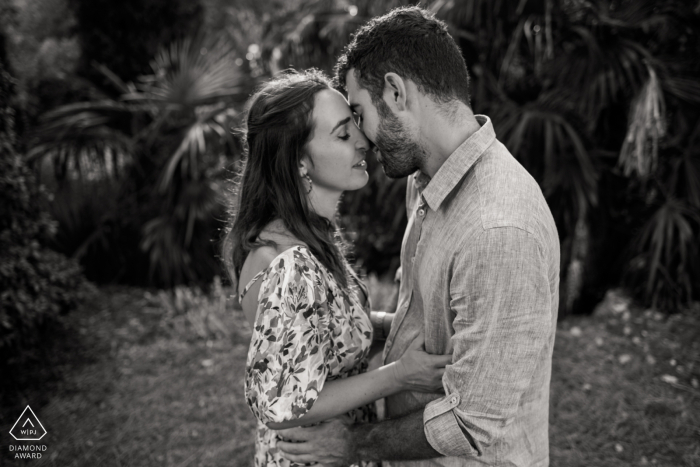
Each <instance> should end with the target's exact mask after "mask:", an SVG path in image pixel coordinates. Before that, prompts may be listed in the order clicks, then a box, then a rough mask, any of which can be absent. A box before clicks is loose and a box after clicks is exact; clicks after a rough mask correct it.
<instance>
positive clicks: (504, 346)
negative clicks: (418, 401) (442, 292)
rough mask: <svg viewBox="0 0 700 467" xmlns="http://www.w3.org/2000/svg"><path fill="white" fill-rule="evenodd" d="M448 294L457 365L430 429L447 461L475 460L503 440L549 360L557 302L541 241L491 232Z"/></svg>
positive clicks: (520, 233) (431, 413)
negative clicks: (538, 371)
mask: <svg viewBox="0 0 700 467" xmlns="http://www.w3.org/2000/svg"><path fill="white" fill-rule="evenodd" d="M449 290H450V308H451V310H452V312H453V313H454V316H455V318H454V321H453V327H454V335H453V336H452V341H453V342H452V343H453V346H454V354H453V355H454V357H453V364H452V365H448V366H447V368H446V371H445V375H444V377H443V386H444V389H445V393H446V396H445V397H443V398H441V399H438V400H435V401H433V402H431V403H429V404H428V405H427V406H426V408H425V410H424V412H423V422H424V429H425V434H426V437H427V439H428V442H429V443H430V444H431V445H432V446H433V448H434V449H435V450H436V451H438V452H440V453H441V454H443V455H445V456H462V457H476V456H479V455H481V454H482V453H483V450H484V448H486V447H488V446H491V445H492V444H493V443H494V442H495V441H497V440H498V439H499V438H500V437H502V436H503V433H504V430H505V427H507V426H508V424H509V423H511V422H512V420H513V418H514V415H515V414H516V412H517V410H518V405H519V402H520V399H521V397H522V395H523V392H524V391H525V390H526V389H527V387H528V386H529V383H530V381H531V379H532V376H533V373H534V372H535V369H536V368H537V366H538V365H539V364H541V363H542V361H543V360H544V359H546V353H547V345H548V342H549V340H550V337H551V333H552V332H553V331H552V322H553V321H552V316H551V309H552V306H551V300H552V297H551V293H550V290H549V281H548V271H547V267H546V262H545V261H544V258H543V255H542V251H541V248H540V246H539V243H538V241H537V239H536V238H535V237H534V236H533V235H532V234H531V233H529V232H527V231H525V230H522V229H519V228H515V227H497V228H491V229H487V230H484V231H483V232H482V233H481V234H480V236H479V237H478V239H477V240H476V241H472V242H470V243H469V244H468V245H465V247H464V248H463V249H462V251H461V253H460V255H459V256H458V257H457V258H456V259H455V262H454V266H453V269H452V275H451V279H450V286H449Z"/></svg>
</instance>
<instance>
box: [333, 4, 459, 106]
mask: <svg viewBox="0 0 700 467" xmlns="http://www.w3.org/2000/svg"><path fill="white" fill-rule="evenodd" d="M353 68H354V69H355V79H357V82H358V84H359V85H360V87H361V88H365V89H367V90H368V91H369V94H370V96H371V98H372V101H373V102H374V103H377V102H378V100H380V99H381V96H382V93H383V90H384V75H385V74H386V73H389V72H394V73H396V74H398V75H399V76H401V77H402V78H404V79H406V78H407V79H410V80H411V81H413V82H414V83H415V84H416V86H418V89H419V90H420V91H421V92H422V93H424V94H426V95H429V96H430V97H432V98H433V100H435V101H436V102H439V103H448V102H453V101H455V100H458V101H461V102H464V103H465V104H466V105H469V72H468V71H467V65H466V63H465V62H464V57H463V56H462V52H461V50H460V49H459V46H458V45H457V43H456V42H455V40H454V39H453V38H452V36H451V35H450V34H449V33H448V31H447V25H446V24H445V23H444V22H442V21H440V20H438V19H437V18H435V17H434V16H433V15H432V14H431V13H430V12H428V11H426V10H423V9H422V8H419V7H404V8H397V9H395V10H392V11H390V12H389V13H387V14H386V15H384V16H380V17H377V18H373V19H372V20H370V21H369V22H368V23H367V24H365V25H364V26H362V27H361V28H360V29H359V30H358V31H357V33H356V34H355V36H354V37H353V39H352V42H350V44H348V45H347V46H346V47H345V49H344V51H343V54H342V55H341V56H340V58H339V59H338V63H337V65H336V67H335V75H336V76H335V79H336V82H337V84H338V86H339V87H340V88H342V89H345V87H346V75H347V73H348V71H349V70H350V69H353Z"/></svg>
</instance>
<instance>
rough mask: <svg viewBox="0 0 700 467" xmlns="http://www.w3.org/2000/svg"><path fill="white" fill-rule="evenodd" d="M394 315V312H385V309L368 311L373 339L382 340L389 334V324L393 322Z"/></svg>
mask: <svg viewBox="0 0 700 467" xmlns="http://www.w3.org/2000/svg"><path fill="white" fill-rule="evenodd" d="M394 315H395V313H387V312H386V311H371V312H370V313H369V319H370V321H371V322H372V328H373V329H374V338H375V339H381V340H384V339H386V338H387V336H389V331H391V324H392V323H393V322H394Z"/></svg>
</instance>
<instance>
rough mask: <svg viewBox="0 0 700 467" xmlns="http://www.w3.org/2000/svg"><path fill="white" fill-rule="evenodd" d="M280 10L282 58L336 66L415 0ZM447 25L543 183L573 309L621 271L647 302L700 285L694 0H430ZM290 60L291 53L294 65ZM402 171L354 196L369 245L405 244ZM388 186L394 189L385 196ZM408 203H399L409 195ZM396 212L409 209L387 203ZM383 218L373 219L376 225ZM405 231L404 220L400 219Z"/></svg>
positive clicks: (479, 98)
mask: <svg viewBox="0 0 700 467" xmlns="http://www.w3.org/2000/svg"><path fill="white" fill-rule="evenodd" d="M302 3H303V6H304V8H300V9H298V10H297V13H296V14H295V15H294V16H292V17H290V16H288V15H287V16H284V17H282V16H280V17H278V18H276V19H274V20H273V24H274V26H272V27H270V28H269V30H270V31H272V32H271V33H270V34H269V35H268V36H266V38H265V43H264V44H265V46H264V48H263V56H264V57H266V58H267V59H268V61H269V68H270V70H272V71H274V70H277V69H280V68H284V67H286V66H287V65H288V64H291V65H294V66H297V67H308V66H318V67H321V68H324V69H326V70H330V68H331V67H332V64H333V60H334V58H335V57H336V56H337V55H338V54H339V53H340V51H341V50H342V47H343V46H344V45H345V44H346V43H347V42H348V40H349V38H350V35H351V33H352V32H353V31H354V30H355V29H356V28H357V27H358V25H360V24H362V23H364V22H365V21H366V20H367V19H369V18H370V17H372V16H375V15H377V14H382V13H384V12H386V11H388V9H389V8H391V7H394V6H398V5H399V4H408V3H413V2H402V1H384V2H369V1H358V2H357V3H356V4H355V5H348V4H346V3H344V2H339V1H309V2H302ZM423 6H424V7H426V8H428V9H430V10H432V11H433V12H434V13H435V14H436V15H437V16H438V17H440V18H441V19H443V20H445V21H446V22H447V23H448V25H449V26H450V29H451V32H452V34H453V36H454V37H455V38H456V39H457V40H458V42H459V44H460V46H461V48H462V50H463V53H464V56H465V59H466V61H467V64H468V67H469V68H470V71H471V78H472V84H471V88H472V93H473V94H472V106H473V108H474V110H475V112H477V113H484V114H487V115H489V116H490V117H491V118H492V119H493V121H494V124H495V126H496V130H497V134H498V137H499V139H500V140H501V141H503V142H504V143H505V144H506V146H507V147H508V148H509V149H510V151H511V152H512V153H513V154H514V155H515V156H516V157H517V158H518V159H519V160H520V161H521V163H523V165H524V166H525V167H526V168H527V169H528V170H529V171H530V172H531V173H532V174H533V175H534V176H535V177H536V179H537V180H538V181H539V182H540V184H541V186H542V189H543V191H544V193H545V195H546V197H547V199H548V201H549V203H550V206H551V207H552V210H553V212H554V214H555V217H556V220H557V225H558V228H559V231H560V236H561V239H562V257H563V265H562V266H563V267H562V271H563V273H562V276H563V280H564V283H563V287H562V292H563V296H562V305H563V311H565V312H570V311H572V310H575V309H577V308H581V307H585V308H586V309H591V306H590V305H591V302H592V301H597V300H599V299H600V298H601V297H602V293H603V292H604V291H605V289H606V288H607V287H609V286H610V285H614V284H617V283H619V282H620V281H622V280H624V281H625V283H627V284H628V285H629V286H630V287H631V288H632V290H633V291H634V292H635V295H636V296H637V297H638V298H640V299H641V300H642V301H643V302H644V303H646V304H647V305H653V306H658V307H662V308H665V309H669V310H673V309H676V308H677V307H678V306H680V305H682V304H687V303H688V302H689V301H691V300H692V299H693V298H695V299H697V297H698V296H700V286H699V284H700V270H699V268H698V262H699V259H698V257H699V255H698V250H697V246H696V245H697V243H698V242H697V239H698V238H700V218H699V217H698V215H699V213H700V203H699V202H698V201H700V197H698V193H700V150H699V149H698V145H697V138H698V136H697V135H698V134H699V131H700V126H698V125H700V119H699V118H698V110H700V108H699V106H698V105H699V104H700V84H699V83H700V81H698V79H699V78H700V65H699V62H698V60H697V54H698V51H699V50H700V39H699V38H698V31H700V11H698V9H697V6H694V5H691V3H690V2H676V1H671V2H664V3H663V5H659V3H658V2H654V1H649V0H640V1H627V0H596V1H580V0H520V1H518V2H491V1H488V0H472V1H466V2H456V1H448V0H437V1H432V2H427V3H424V5H423ZM282 64H284V65H282ZM399 185H400V182H389V181H387V180H386V179H384V178H382V177H381V176H373V178H372V183H371V189H370V190H366V191H363V192H359V193H357V194H351V195H349V196H348V197H347V204H346V210H345V212H346V213H347V215H348V217H349V218H350V220H352V221H354V222H353V223H352V224H351V225H352V226H353V227H355V228H359V231H360V232H361V235H359V236H358V239H357V240H358V242H359V244H358V248H359V251H358V256H359V257H361V258H371V257H372V255H373V253H375V252H377V251H379V252H384V253H388V252H391V253H394V252H395V251H394V247H395V246H396V245H397V241H396V234H395V232H396V230H390V229H389V226H390V225H392V226H396V225H398V224H399V223H400V222H399V221H398V216H400V212H399V213H397V210H396V206H400V205H401V202H402V196H403V190H402V189H400V187H398V186H399ZM373 200H381V202H379V203H377V202H373ZM399 211H400V210H399ZM389 213H397V214H396V216H397V217H394V216H391V215H389V216H388V217H387V215H388V214H389ZM371 219H382V222H381V225H380V226H379V228H378V229H377V230H376V231H373V228H371V227H370V228H369V229H368V230H369V232H371V234H370V235H367V231H366V230H365V229H366V227H365V225H367V224H366V223H368V222H371ZM399 230H400V229H399Z"/></svg>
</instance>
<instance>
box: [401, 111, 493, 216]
mask: <svg viewBox="0 0 700 467" xmlns="http://www.w3.org/2000/svg"><path fill="white" fill-rule="evenodd" d="M475 117H476V121H477V122H478V123H479V125H481V128H480V129H479V130H477V131H476V132H475V133H474V134H472V135H471V136H470V137H469V138H467V139H466V141H464V142H463V143H462V144H461V145H460V146H459V147H458V148H457V149H455V151H454V152H453V153H452V154H450V157H448V158H447V160H446V161H445V162H444V163H443V164H442V166H441V167H440V168H439V169H438V171H437V172H436V173H435V176H434V177H433V178H432V179H431V178H430V177H428V176H427V175H425V174H424V173H422V172H420V171H418V172H416V174H415V175H414V177H415V181H416V186H417V188H418V190H419V191H421V190H422V193H421V194H422V196H423V198H424V199H425V201H426V202H427V203H428V206H430V209H432V210H433V211H437V210H438V209H439V208H440V205H441V204H442V202H443V201H444V199H445V198H446V197H447V195H449V194H450V192H451V191H452V190H453V189H454V187H455V186H457V183H459V181H460V180H461V179H462V177H464V174H466V173H467V171H468V170H469V169H470V168H471V167H472V166H473V165H474V163H475V162H476V161H477V160H478V159H479V157H481V155H482V154H483V153H484V151H486V149H488V147H489V146H491V144H493V142H494V140H495V139H496V133H495V132H494V130H493V124H492V123H491V119H490V118H489V117H487V116H486V115H475Z"/></svg>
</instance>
